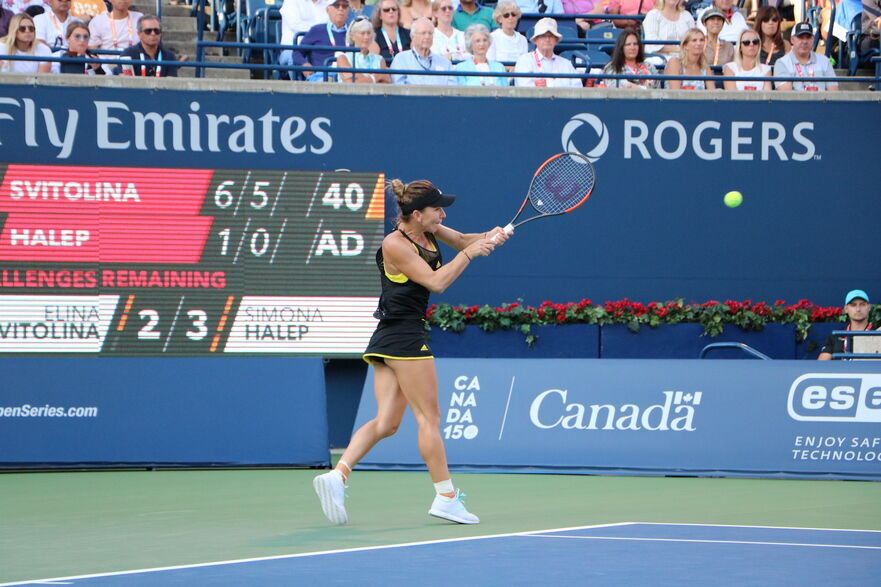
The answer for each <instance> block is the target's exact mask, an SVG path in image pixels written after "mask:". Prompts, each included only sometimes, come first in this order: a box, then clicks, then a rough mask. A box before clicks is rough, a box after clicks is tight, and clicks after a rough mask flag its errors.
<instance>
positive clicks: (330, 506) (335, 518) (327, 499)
mask: <svg viewBox="0 0 881 587" xmlns="http://www.w3.org/2000/svg"><path fill="white" fill-rule="evenodd" d="M312 487H314V488H315V493H317V494H318V499H319V500H320V501H321V509H322V511H323V512H324V515H325V516H327V519H328V520H330V521H331V522H333V523H334V524H345V523H346V522H348V521H349V516H348V514H346V484H345V482H344V481H343V476H342V475H341V474H340V472H339V471H337V470H336V469H334V470H333V471H330V472H329V473H325V474H323V475H319V476H317V477H316V478H315V479H313V480H312Z"/></svg>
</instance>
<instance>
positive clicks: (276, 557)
mask: <svg viewBox="0 0 881 587" xmlns="http://www.w3.org/2000/svg"><path fill="white" fill-rule="evenodd" d="M630 524H633V522H614V523H609V524H593V525H589V526H570V527H568V528H553V529H547V530H528V531H525V532H508V533H505V534H486V535H483V536H467V537H463V538H444V539H441V540H422V541H419V542H402V543H400V544H381V545H377V546H359V547H355V548H342V549H337V550H319V551H316V552H300V553H296V554H279V555H274V556H260V557H254V558H242V559H231V560H225V561H214V562H210V563H193V564H189V565H173V566H168V567H154V568H147V569H133V570H129V571H112V572H109V573H93V574H89V575H71V576H69V577H53V578H49V579H30V580H27V581H15V582H12V583H0V587H8V586H11V585H34V584H41V583H42V584H47V583H50V584H51V583H59V582H62V581H74V580H77V579H95V578H98V577H119V576H123V575H137V574H141V573H156V572H160V571H176V570H182V569H198V568H202V567H216V566H222V565H237V564H243V563H252V562H261V561H271V560H284V559H292V558H305V557H310V556H320V555H325V554H345V553H350V552H366V551H371V550H386V549H391V548H407V547H411V546H424V545H430V544H446V543H451V542H469V541H472V540H486V539H489V538H507V537H510V536H523V535H530V534H535V533H536V532H569V531H573V530H587V529H590V528H611V527H615V526H628V525H630Z"/></svg>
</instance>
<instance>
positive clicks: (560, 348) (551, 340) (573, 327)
mask: <svg viewBox="0 0 881 587" xmlns="http://www.w3.org/2000/svg"><path fill="white" fill-rule="evenodd" d="M599 331H600V329H599V327H598V326H596V325H594V324H568V325H565V326H533V327H532V332H533V333H534V334H536V335H537V336H538V340H537V341H536V342H535V344H533V345H532V346H529V345H527V344H526V335H525V334H523V333H522V332H520V331H519V330H496V331H494V332H486V331H484V330H483V329H482V328H480V327H479V326H466V327H465V330H464V331H463V332H461V333H458V332H451V331H445V330H441V329H440V328H432V329H431V335H430V339H429V342H428V344H429V346H431V350H432V351H434V356H435V357H439V358H448V357H449V358H453V357H455V358H529V359H546V358H573V359H584V358H588V359H596V358H599Z"/></svg>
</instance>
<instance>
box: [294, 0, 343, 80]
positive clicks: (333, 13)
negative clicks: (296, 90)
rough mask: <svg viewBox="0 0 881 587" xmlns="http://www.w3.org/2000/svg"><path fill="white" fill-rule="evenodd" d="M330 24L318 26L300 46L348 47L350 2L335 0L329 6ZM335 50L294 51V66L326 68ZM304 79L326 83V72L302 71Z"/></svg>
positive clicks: (307, 35) (305, 37)
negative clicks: (347, 32) (325, 65)
mask: <svg viewBox="0 0 881 587" xmlns="http://www.w3.org/2000/svg"><path fill="white" fill-rule="evenodd" d="M327 16H328V19H329V20H328V22H325V23H321V24H316V25H315V26H313V27H312V28H311V29H309V31H308V32H307V33H306V34H305V35H304V36H303V39H302V40H301V41H300V45H314V46H316V47H345V46H346V31H347V28H346V20H347V19H348V17H349V0H334V2H333V3H332V4H328V5H327ZM333 54H334V51H333V50H325V49H315V50H314V51H310V50H304V51H301V50H297V51H294V54H293V59H294V65H301V66H303V67H308V66H310V65H317V66H319V67H322V66H324V64H325V62H326V61H327V60H328V59H330V58H331V57H333ZM301 73H302V74H303V77H304V78H306V81H308V82H320V81H324V79H325V74H324V72H320V71H318V72H314V73H313V72H311V71H302V72H301Z"/></svg>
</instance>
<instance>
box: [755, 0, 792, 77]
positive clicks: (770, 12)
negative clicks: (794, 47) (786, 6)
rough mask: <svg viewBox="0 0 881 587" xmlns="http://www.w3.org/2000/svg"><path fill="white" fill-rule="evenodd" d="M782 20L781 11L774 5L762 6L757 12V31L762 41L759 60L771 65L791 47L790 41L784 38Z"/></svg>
mask: <svg viewBox="0 0 881 587" xmlns="http://www.w3.org/2000/svg"><path fill="white" fill-rule="evenodd" d="M780 20H781V19H780V13H779V12H778V11H777V9H776V8H774V7H773V6H762V7H761V8H759V11H758V12H757V13H756V26H755V31H756V32H757V33H758V34H759V39H760V40H761V41H762V45H761V49H760V50H759V60H761V62H762V63H764V64H765V65H770V66H771V67H773V66H774V64H775V63H777V60H778V59H780V58H781V57H783V56H784V55H786V53H788V52H789V49H790V45H789V41H787V40H785V39H784V38H783V31H782V29H781V28H780Z"/></svg>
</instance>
